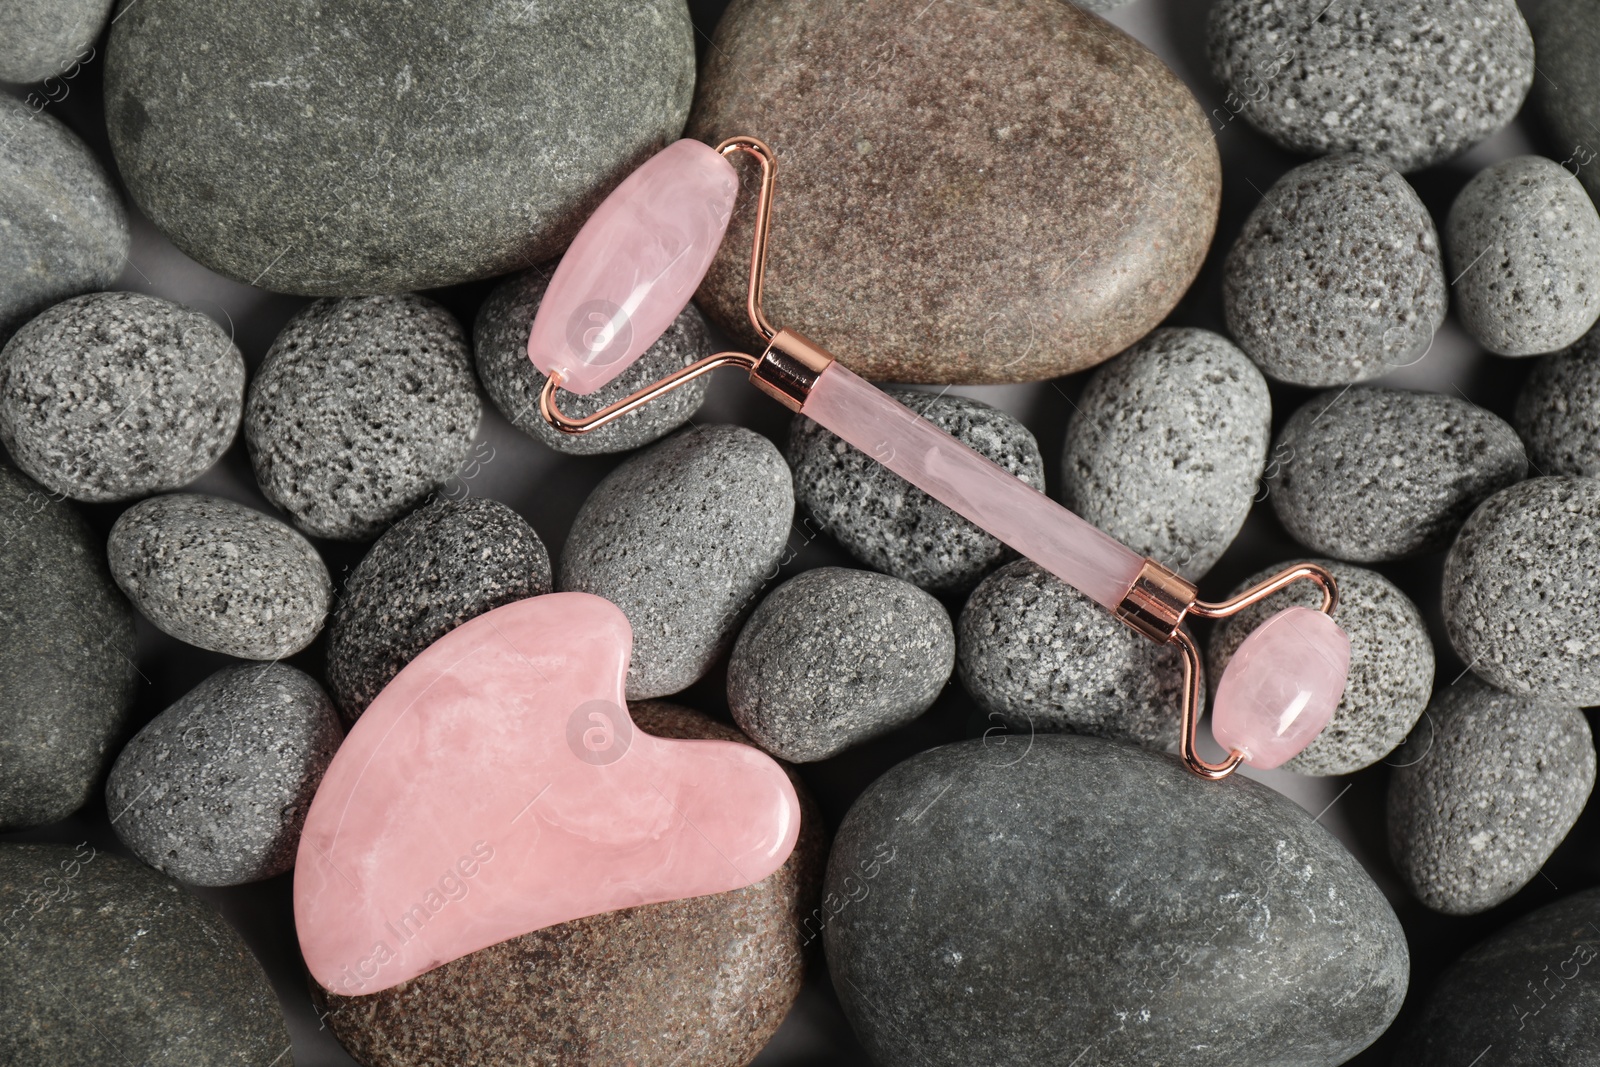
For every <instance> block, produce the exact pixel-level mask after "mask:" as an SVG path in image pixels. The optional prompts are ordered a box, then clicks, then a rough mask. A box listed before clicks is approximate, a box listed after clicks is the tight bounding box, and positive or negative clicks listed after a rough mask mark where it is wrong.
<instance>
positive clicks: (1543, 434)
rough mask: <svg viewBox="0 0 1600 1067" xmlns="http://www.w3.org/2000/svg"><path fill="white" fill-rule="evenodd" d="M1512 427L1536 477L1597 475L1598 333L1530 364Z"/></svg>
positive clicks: (1599, 448) (1599, 409) (1599, 418)
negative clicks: (1531, 367)
mask: <svg viewBox="0 0 1600 1067" xmlns="http://www.w3.org/2000/svg"><path fill="white" fill-rule="evenodd" d="M1512 422H1513V423H1514V424H1515V425H1516V427H1517V432H1518V433H1519V434H1521V435H1522V443H1523V444H1524V445H1526V446H1527V449H1528V460H1529V462H1530V463H1531V465H1532V466H1533V468H1534V469H1535V470H1537V471H1538V472H1539V473H1540V474H1583V475H1587V476H1589V477H1594V476H1595V475H1600V333H1596V332H1594V331H1592V330H1591V331H1590V332H1589V333H1587V334H1585V335H1584V336H1583V337H1582V338H1581V339H1580V340H1579V341H1578V343H1577V344H1575V345H1573V346H1572V347H1571V348H1569V349H1567V350H1566V351H1564V352H1559V353H1556V354H1555V355H1550V356H1545V357H1543V358H1542V359H1539V360H1536V361H1535V362H1534V364H1533V370H1532V372H1531V373H1529V375H1528V377H1527V380H1526V381H1524V382H1523V384H1522V392H1521V393H1520V394H1519V395H1518V396H1517V407H1516V410H1515V412H1514V413H1513V414H1512Z"/></svg>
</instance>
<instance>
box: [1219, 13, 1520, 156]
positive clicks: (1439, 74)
mask: <svg viewBox="0 0 1600 1067" xmlns="http://www.w3.org/2000/svg"><path fill="white" fill-rule="evenodd" d="M1206 28H1207V42H1208V44H1209V51H1210V56H1211V71H1212V73H1213V74H1214V75H1215V76H1216V78H1217V80H1218V81H1220V82H1221V83H1222V84H1223V86H1224V87H1226V88H1227V89H1228V90H1230V94H1229V98H1228V107H1229V109H1230V110H1235V111H1238V113H1240V114H1243V115H1244V117H1245V119H1246V121H1248V122H1249V123H1250V124H1251V125H1252V126H1254V127H1256V128H1257V129H1258V130H1260V131H1261V132H1262V133H1265V134H1266V135H1267V136H1268V137H1270V138H1272V139H1273V140H1274V141H1276V142H1278V143H1279V144H1280V145H1282V146H1283V147H1285V148H1287V149H1289V150H1290V151H1293V152H1304V153H1307V154H1311V155H1324V154H1327V153H1330V152H1369V153H1372V154H1373V155H1376V156H1380V157H1382V158H1385V159H1387V160H1389V162H1391V163H1393V164H1394V165H1395V166H1396V167H1398V168H1399V169H1400V170H1420V169H1422V168H1423V167H1428V166H1432V165H1433V164H1435V163H1440V162H1443V161H1444V160H1446V159H1449V158H1450V157H1451V156H1453V155H1456V154H1457V153H1459V152H1461V151H1463V150H1464V149H1466V148H1467V147H1469V146H1470V145H1473V144H1476V143H1477V142H1479V141H1481V140H1483V139H1484V138H1486V137H1488V136H1489V135H1490V134H1492V133H1494V132H1495V131H1497V130H1499V129H1500V128H1501V127H1502V126H1505V125H1506V124H1507V123H1509V122H1510V121H1511V120H1512V119H1513V118H1515V117H1516V114H1517V109H1518V108H1520V107H1521V106H1522V99H1523V97H1524V96H1526V95H1527V93H1528V85H1529V83H1530V82H1531V81H1532V80H1533V38H1532V37H1531V36H1529V33H1528V26H1527V23H1525V22H1523V21H1522V15H1521V14H1520V13H1519V12H1518V10H1517V5H1516V0H1475V2H1473V3H1470V4H1463V3H1458V2H1456V0H1382V2H1377V3H1374V2H1371V0H1369V2H1366V3H1360V4H1343V3H1338V2H1337V0H1336V2H1333V3H1329V2H1328V0H1218V2H1217V3H1216V4H1214V5H1212V7H1211V11H1210V18H1209V21H1208V22H1207V27H1206Z"/></svg>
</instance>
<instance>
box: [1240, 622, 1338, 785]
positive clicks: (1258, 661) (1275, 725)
mask: <svg viewBox="0 0 1600 1067" xmlns="http://www.w3.org/2000/svg"><path fill="white" fill-rule="evenodd" d="M1349 669H1350V638H1349V637H1348V636H1347V635H1346V634H1345V632H1344V630H1343V629H1342V628H1341V627H1340V626H1339V624H1338V623H1336V622H1334V621H1333V619H1332V618H1331V617H1330V616H1328V615H1324V614H1323V613H1322V612H1320V611H1314V610H1312V609H1311V608H1303V607H1293V608H1285V609H1284V610H1283V611H1280V612H1278V613H1277V614H1276V615H1274V616H1272V617H1271V618H1270V619H1268V620H1267V621H1266V622H1264V623H1262V624H1261V625H1260V626H1258V627H1256V629H1255V630H1254V631H1252V632H1251V633H1250V636H1248V637H1246V638H1245V639H1244V641H1243V642H1241V643H1240V645H1239V650H1238V651H1237V652H1235V653H1234V654H1233V658H1232V659H1230V660H1229V661H1228V666H1227V669H1226V670H1224V671H1223V672H1222V680H1221V681H1220V682H1218V683H1217V699H1216V704H1215V707H1214V709H1213V710H1212V712H1211V733H1212V735H1213V736H1214V737H1216V739H1217V742H1218V743H1219V744H1221V745H1222V746H1223V747H1224V748H1228V749H1238V750H1239V751H1240V752H1243V753H1244V757H1245V758H1244V761H1245V762H1246V763H1248V764H1249V765H1250V766H1252V767H1259V768H1261V769H1262V770H1267V769H1270V768H1272V767H1277V766H1279V765H1281V764H1283V763H1284V762H1285V761H1287V760H1289V759H1291V758H1293V757H1294V756H1296V755H1298V754H1299V753H1300V751H1301V750H1302V749H1304V748H1305V747H1306V746H1307V745H1309V744H1310V743H1311V741H1312V739H1313V738H1315V737H1316V736H1317V734H1319V733H1321V732H1322V728H1323V727H1325V726H1327V725H1328V720H1329V719H1331V718H1333V712H1334V709H1335V708H1337V707H1338V706H1339V700H1340V698H1341V697H1343V696H1344V683H1345V675H1346V674H1347V672H1348V671H1349Z"/></svg>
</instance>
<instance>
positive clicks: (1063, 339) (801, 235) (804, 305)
mask: <svg viewBox="0 0 1600 1067" xmlns="http://www.w3.org/2000/svg"><path fill="white" fill-rule="evenodd" d="M714 41H715V43H714V46H713V47H712V48H711V50H710V51H709V52H708V53H707V58H706V66H705V69H704V72H703V73H702V75H701V79H700V85H699V89H698V93H697V95H696V99H695V112H694V115H693V117H692V118H691V119H690V123H689V133H690V136H693V137H698V138H700V139H701V140H704V141H706V142H708V143H710V144H716V143H718V142H719V141H721V140H722V139H723V138H726V137H730V136H733V135H735V134H750V133H755V134H758V135H759V136H760V137H761V138H762V140H764V141H765V142H766V143H767V144H768V145H770V146H771V147H772V149H773V150H774V151H775V152H776V153H777V156H778V163H779V168H780V173H781V175H782V176H781V178H780V179H779V185H778V188H779V191H778V196H777V200H776V201H775V204H774V215H773V247H772V258H771V261H770V262H769V263H768V268H767V284H766V311H767V315H768V317H769V318H770V319H771V320H772V322H773V323H775V324H777V325H779V326H786V327H789V328H791V329H795V330H798V331H800V332H801V333H803V334H805V335H806V336H808V337H810V338H812V339H814V340H815V341H816V342H818V343H819V344H821V345H822V346H823V347H825V348H827V349H829V350H830V351H832V352H834V353H835V354H837V355H839V356H840V357H842V358H843V359H844V360H845V362H846V363H847V364H848V365H849V367H850V369H851V370H853V371H855V372H856V373H858V374H860V375H861V376H862V377H865V378H870V379H874V380H886V381H899V382H1014V381H1035V380H1039V379H1044V378H1054V377H1057V376H1058V375H1062V374H1066V373H1069V372H1071V371H1076V370H1081V369H1083V368H1085V367H1089V366H1093V365H1094V364H1096V363H1099V362H1101V361H1102V360H1105V359H1107V358H1109V357H1111V356H1113V355H1115V354H1116V353H1118V352H1120V351H1122V350H1123V349H1124V348H1127V347H1128V345H1130V344H1132V343H1133V342H1134V341H1137V340H1138V339H1139V338H1140V337H1143V336H1144V335H1145V334H1146V333H1148V332H1149V331H1150V329H1151V328H1152V327H1154V326H1155V325H1156V324H1157V323H1159V322H1160V321H1161V320H1162V319H1163V318H1164V317H1165V316H1166V314H1167V312H1168V311H1170V310H1171V309H1172V307H1173V305H1174V304H1176V303H1177V301H1178V299H1179V298H1180V297H1181V296H1182V295H1183V293H1184V291H1185V290H1187V289H1188V287H1189V284H1190V282H1192V281H1193V280H1194V277H1195V275H1196V273H1197V272H1198V271H1199V269H1200V265H1201V262H1202V261H1203V260H1204V258H1205V254H1206V249H1207V248H1208V246H1209V245H1210V243H1211V237H1212V234H1213V232H1214V230H1215V228H1216V219H1217V205H1218V199H1219V194H1220V188H1221V170H1220V166H1219V163H1218V158H1217V150H1216V145H1215V143H1214V141H1213V138H1212V133H1211V129H1210V124H1209V123H1208V122H1207V121H1206V119H1205V116H1204V115H1203V114H1202V113H1201V111H1200V108H1199V106H1198V105H1197V104H1196V102H1195V100H1194V98H1193V97H1192V96H1191V95H1190V94H1189V91H1188V89H1186V88H1185V87H1184V85H1183V83H1182V82H1181V81H1179V79H1178V78H1177V77H1176V76H1175V75H1174V74H1173V73H1172V72H1171V71H1170V70H1168V69H1167V68H1166V67H1165V66H1164V65H1163V64H1162V63H1161V61H1160V60H1159V59H1158V58H1156V56H1155V55H1153V54H1152V53H1151V52H1150V51H1148V50H1147V49H1146V48H1145V47H1144V46H1143V45H1141V44H1139V43H1138V42H1137V41H1135V40H1134V39H1133V38H1132V37H1129V36H1128V35H1127V34H1125V33H1123V32H1122V31H1121V30H1118V29H1116V28H1115V27H1113V26H1111V25H1110V24H1109V23H1107V22H1105V21H1104V20H1102V19H1100V18H1098V17H1096V16H1094V15H1090V14H1088V13H1086V12H1084V11H1081V10H1079V9H1078V8H1076V7H1074V6H1072V5H1070V4H1063V3H1060V2H1059V0H1012V2H1007V3H1006V4H1004V5H1003V6H996V5H991V6H987V7H983V8H973V7H970V6H964V5H960V4H934V5H932V6H931V7H930V6H929V5H928V4H927V3H926V0H921V2H919V0H882V2H878V3H871V4H863V3H858V2H856V0H818V2H814V3H806V4H796V3H777V2H772V0H746V2H742V3H735V4H733V5H732V6H731V7H730V8H729V10H728V11H727V13H726V14H724V15H723V17H722V19H721V21H720V22H718V24H717V30H716V36H715V38H714ZM1023 87H1026V88H1023ZM952 101H959V102H960V105H959V106H951V105H950V102H952ZM740 169H741V172H742V173H744V174H746V175H750V174H753V172H754V169H753V167H752V165H751V164H750V163H749V162H742V163H740ZM748 180H749V179H748V178H747V181H748ZM747 188H749V186H748V185H747ZM753 200H754V198H753V197H751V196H749V195H748V194H747V195H746V196H745V197H744V198H742V200H741V202H740V204H739V206H738V207H737V208H736V210H735V212H734V217H733V222H732V224H731V225H730V226H729V227H728V236H727V239H726V240H725V241H724V242H723V245H722V251H721V253H720V254H719V255H718V257H717V259H716V260H715V261H714V262H713V264H712V267H711V272H710V274H709V275H708V276H707V278H706V282H705V284H704V285H703V286H702V287H701V289H700V304H701V307H702V308H704V309H705V311H706V313H707V314H708V315H710V316H711V318H712V319H713V320H715V321H717V322H718V323H720V324H721V325H722V326H723V327H725V328H726V329H728V330H729V331H730V332H731V333H732V334H733V335H734V336H735V337H736V339H738V340H739V341H740V342H741V343H742V344H744V345H752V344H755V343H756V338H755V335H754V331H753V330H752V328H751V326H750V324H749V322H748V320H747V318H746V315H745V286H746V279H747V274H748V270H749V258H750V240H751V234H752V231H753V227H754V221H755V220H754V211H753V207H752V205H753ZM886 249H893V254H892V255H886V254H885V250H886ZM760 350H761V349H760V347H757V348H756V349H755V351H760Z"/></svg>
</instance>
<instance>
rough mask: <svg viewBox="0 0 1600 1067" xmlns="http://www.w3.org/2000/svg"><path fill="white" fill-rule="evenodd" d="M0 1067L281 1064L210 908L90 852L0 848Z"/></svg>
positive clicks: (261, 977) (227, 932) (272, 1000)
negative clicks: (1, 1010)
mask: <svg viewBox="0 0 1600 1067" xmlns="http://www.w3.org/2000/svg"><path fill="white" fill-rule="evenodd" d="M0 913H3V914H4V915H5V916H6V918H4V919H3V920H0V921H3V923H4V930H5V936H4V937H0V1004H4V1005H5V1006H6V1010H5V1014H4V1016H0V1063H8V1064H17V1065H18V1067H22V1065H24V1064H27V1065H35V1064H37V1065H39V1067H43V1065H45V1064H52V1065H55V1064H63V1065H64V1064H96V1065H109V1064H113V1063H126V1064H155V1063H164V1062H171V1063H174V1064H176V1063H179V1062H181V1063H183V1064H186V1065H192V1067H223V1065H227V1067H273V1065H277V1067H283V1065H284V1064H287V1063H288V1062H289V1061H290V1058H291V1056H290V1054H289V1032H288V1030H287V1029H286V1028H285V1026H284V1023H283V1011H282V1009H281V1008H280V1007H279V1006H278V998H277V996H276V995H275V994H274V993H273V991H272V986H271V984H270V983H268V981H267V975H266V972H264V971H263V970H262V969H261V964H259V963H257V962H256V959H255V957H254V956H252V955H250V950H249V949H248V948H246V947H245V943H244V941H243V940H241V939H240V937H239V935H238V934H236V933H234V932H233V928H232V927H231V926H229V925H228V924H227V922H226V921H224V920H223V918H222V916H221V915H219V914H217V912H216V909H214V908H213V907H212V906H211V905H210V904H207V903H206V902H204V901H202V900H199V899H197V898H195V897H192V896H190V895H189V894H188V893H185V892H184V891H183V890H182V889H181V888H179V887H178V885H177V883H175V882H173V881H171V880H169V879H167V878H163V877H162V876H161V875H160V874H157V873H156V872H155V871H152V870H151V869H150V868H148V867H146V866H144V865H143V864H141V863H137V862H135V861H134V860H129V859H124V858H123V857H121V856H113V855H111V854H110V853H108V852H104V851H97V850H96V849H95V848H94V846H92V845H90V844H88V843H83V844H79V845H76V846H74V845H43V844H39V845H33V844H29V845H12V844H0Z"/></svg>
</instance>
